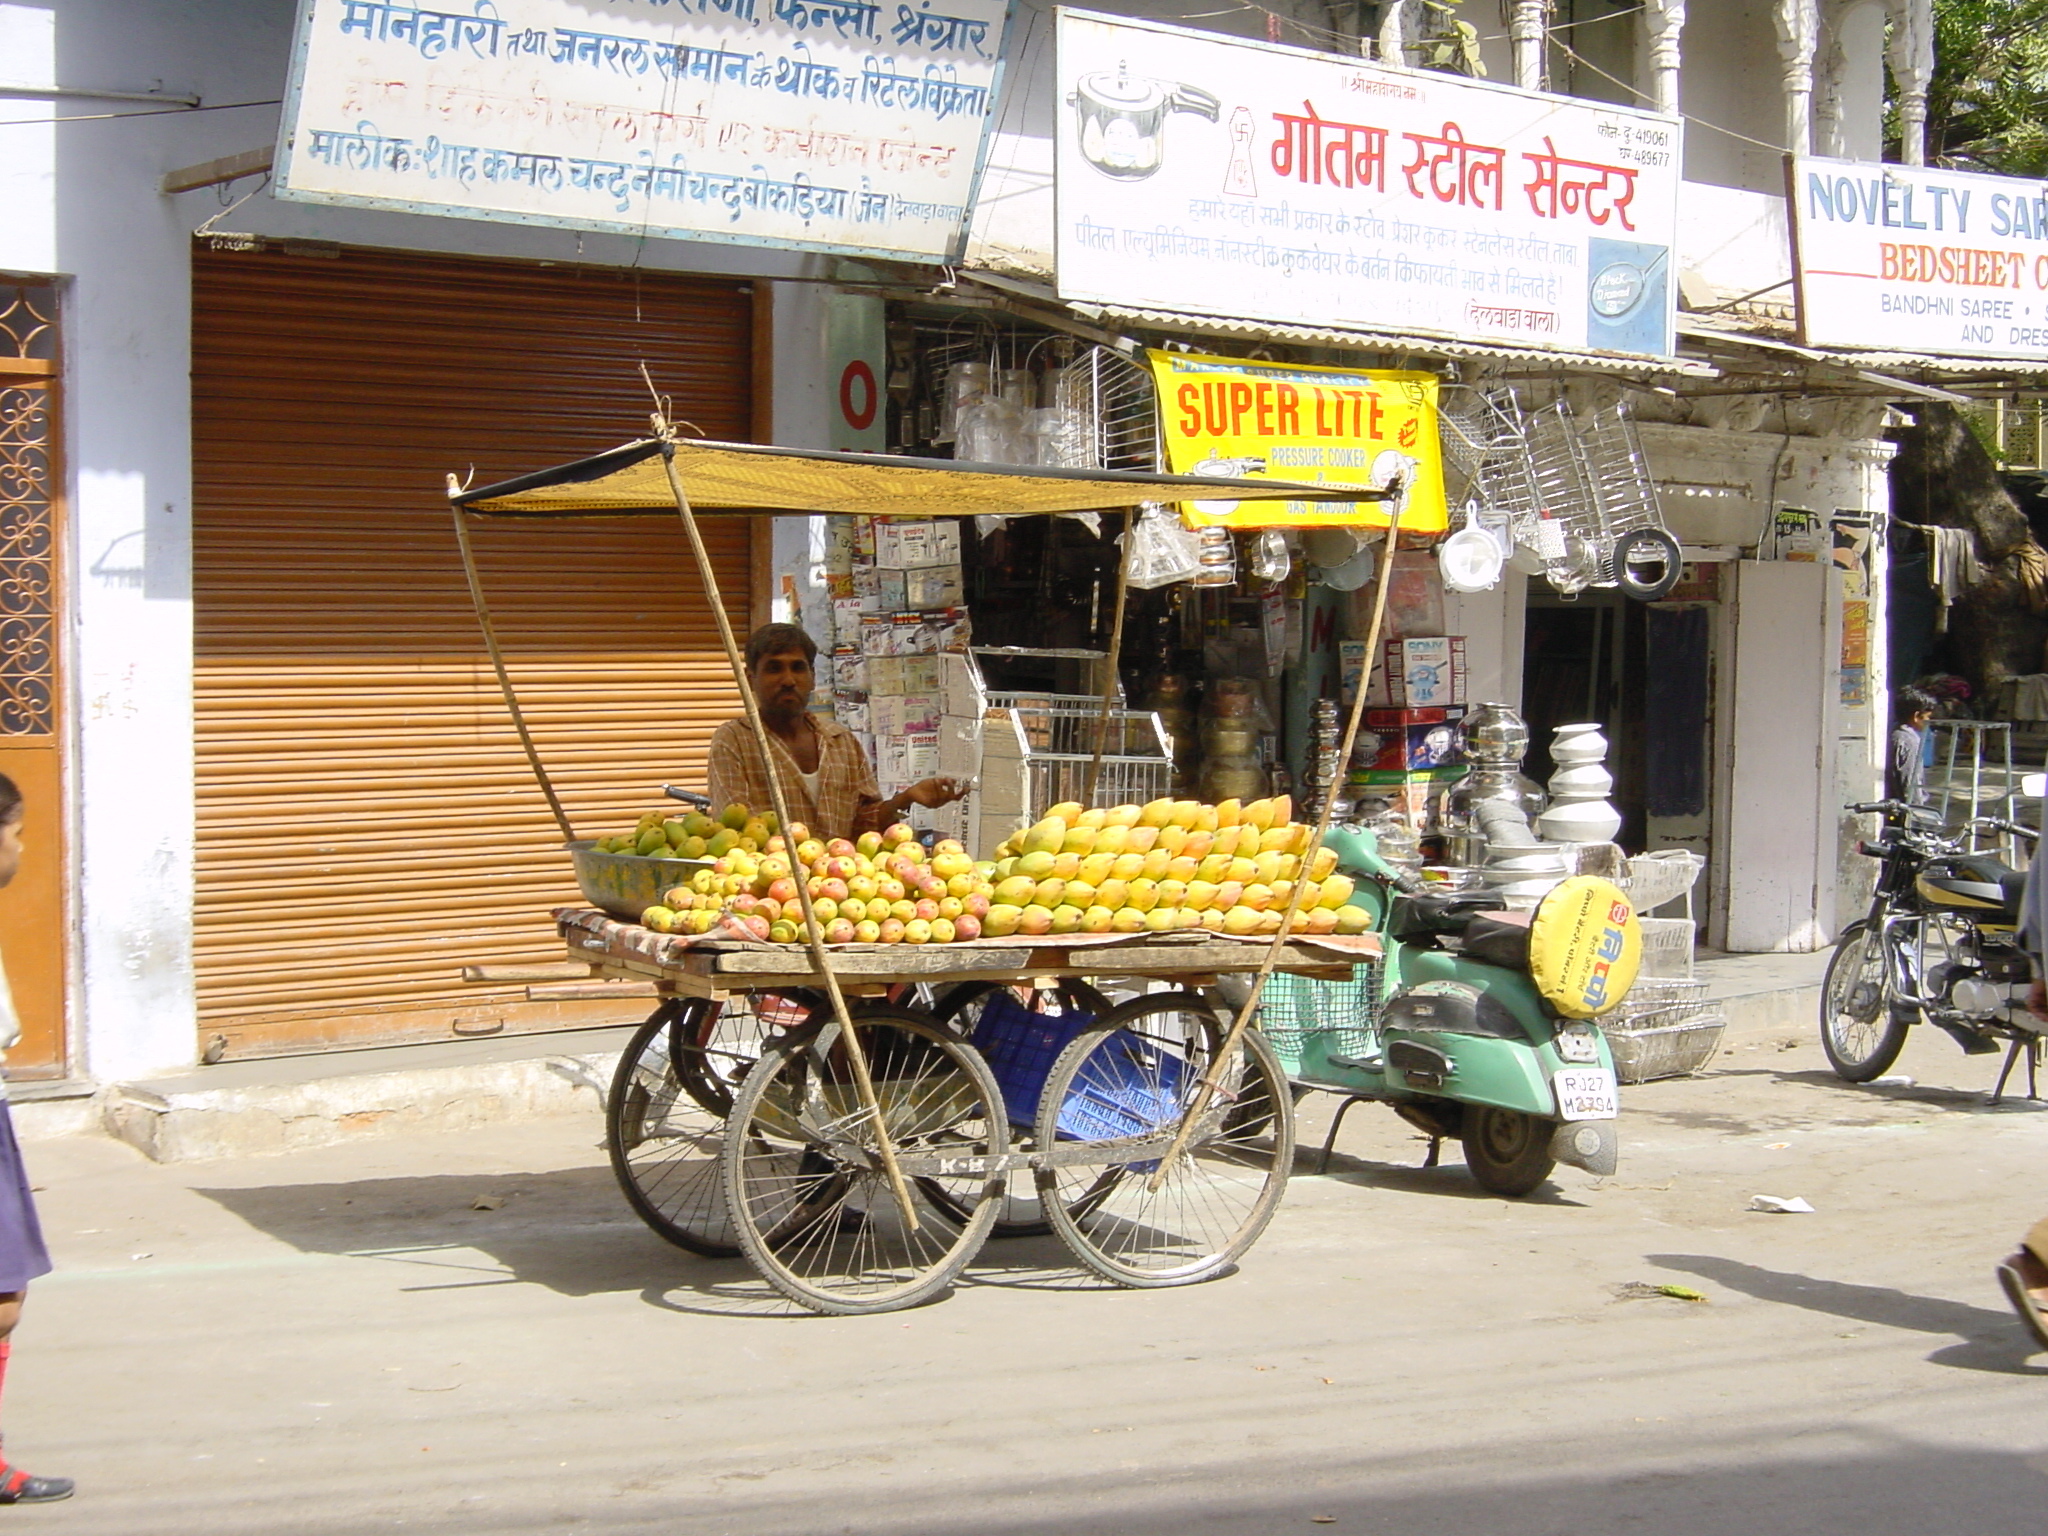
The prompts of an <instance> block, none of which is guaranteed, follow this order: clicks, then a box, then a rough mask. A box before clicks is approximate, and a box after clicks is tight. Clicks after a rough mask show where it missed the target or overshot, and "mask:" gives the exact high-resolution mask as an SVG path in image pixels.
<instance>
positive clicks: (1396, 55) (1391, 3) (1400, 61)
mask: <svg viewBox="0 0 2048 1536" xmlns="http://www.w3.org/2000/svg"><path fill="white" fill-rule="evenodd" d="M1414 9H1415V5H1414V0H1387V8H1386V10H1385V11H1383V12H1382V13H1381V15H1380V62H1381V63H1382V64H1391V65H1393V66H1394V67H1395V68H1396V69H1406V68H1407V67H1408V33H1409V26H1408V21H1409V15H1408V13H1409V12H1410V11H1412V10H1414Z"/></svg>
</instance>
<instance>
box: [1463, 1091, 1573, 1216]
mask: <svg viewBox="0 0 2048 1536" xmlns="http://www.w3.org/2000/svg"><path fill="white" fill-rule="evenodd" d="M1554 1129H1555V1126H1554V1125H1553V1124H1552V1122H1550V1121H1548V1120H1542V1119H1538V1118H1537V1117H1536V1116H1535V1115H1527V1114H1524V1113H1522V1111H1520V1110H1519V1109H1500V1108H1497V1107H1495V1106H1494V1105H1491V1104H1468V1105H1466V1106H1465V1134H1464V1137H1463V1141H1464V1144H1465V1166H1466V1167H1467V1168H1469V1169H1470V1170H1471V1171H1472V1177H1473V1178H1474V1179H1476V1180H1478V1182H1479V1187H1480V1188H1481V1189H1484V1190H1487V1191H1489V1192H1490V1193H1492V1194H1496V1195H1507V1196H1510V1197H1513V1196H1518V1195H1526V1194H1528V1193H1529V1191H1530V1190H1532V1189H1534V1188H1535V1187H1536V1186H1537V1185H1538V1184H1541V1183H1542V1182H1543V1181H1544V1180H1545V1179H1547V1178H1549V1177H1550V1171H1551V1169H1553V1168H1555V1167H1556V1166H1557V1159H1556V1158H1554V1157H1552V1156H1551V1155H1550V1136H1551V1132H1552V1131H1553V1130H1554Z"/></svg>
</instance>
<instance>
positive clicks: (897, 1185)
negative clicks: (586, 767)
mask: <svg viewBox="0 0 2048 1536" xmlns="http://www.w3.org/2000/svg"><path fill="white" fill-rule="evenodd" d="M654 432H655V436H657V437H659V438H660V439H661V463H662V468H663V469H664V470H666V471H667V473H668V488H669V492H670V494H671V495H673V496H674V497H675V500H676V512H677V513H678V514H679V515H680V516H681V518H682V520H683V531H684V532H685V533H686V534H688V535H689V539H690V551H691V553H692V554H694V555H695V556H696V558H697V574H698V576H699V578H700V579H701V580H702V581H703V583H704V597H705V600H706V601H707V602H709V603H710V605H711V616H712V618H713V619H715V620H716V621H717V623H718V638H719V639H720V640H721V641H723V642H724V644H725V658H726V660H727V661H728V662H730V663H731V665H732V675H733V681H734V682H736V683H737V684H738V685H739V690H740V702H741V704H742V705H744V706H745V708H746V715H747V724H748V726H749V727H750V728H751V729H752V730H753V733H754V741H755V743H756V744H757V745H758V746H759V747H760V749H761V765H762V767H764V768H765V769H767V771H768V797H769V798H770V799H771V800H773V801H774V802H775V819H776V820H777V822H779V823H780V824H781V827H782V831H783V836H784V839H785V841H787V839H788V834H789V828H790V819H789V797H788V796H787V795H786V794H784V793H783V789H782V776H781V775H780V774H779V773H777V772H776V771H775V749H774V746H773V744H772V743H771V742H770V740H769V738H768V726H767V724H766V722H764V721H763V720H762V718H761V704H760V701H759V700H758V699H756V698H755V697H754V685H753V681H752V679H750V678H749V677H748V676H747V668H746V661H745V659H744V658H743V657H742V656H741V654H740V647H739V641H738V640H737V639H735V638H734V636H733V632H732V621H731V620H730V619H729V618H727V617H726V613H725V600H724V598H723V597H722V596H720V594H719V590H718V573H717V572H716V571H714V570H713V569H712V566H711V555H710V552H709V551H708V550H706V549H705V547H704V536H703V534H702V533H700V532H699V531H698V528H697V514H696V513H695V512H694V511H693V510H692V509H691V507H690V498H689V494H688V493H687V492H686V491H685V490H684V489H683V477H682V474H681V472H680V471H678V470H677V468H676V455H675V438H674V434H673V430H672V428H671V427H670V425H669V423H668V420H667V418H666V417H665V416H664V415H661V414H657V415H656V416H655V417H654ZM790 852H791V854H792V855H794V853H795V848H794V846H793V845H792V847H791V848H790ZM790 866H791V870H792V872H794V870H795V868H796V859H795V858H794V857H793V856H792V857H791V859H790ZM792 883H793V884H794V885H795V886H796V896H797V902H798V904H799V905H801V906H802V908H803V913H804V937H805V942H806V943H807V944H808V945H809V947H810V951H811V963H812V964H813V965H814V966H816V967H817V971H818V975H819V977H820V978H821V979H822V980H823V981H824V983H825V992H826V994H827V995H828V996H829V997H830V998H831V999H832V1016H833V1017H834V1018H836V1019H837V1020H838V1021H839V1038H840V1039H841V1040H842V1041H843V1042H845V1046H846V1059H847V1062H848V1064H849V1065H851V1066H852V1068H853V1081H854V1086H855V1087H856V1088H858V1089H859V1090H860V1103H861V1108H862V1109H864V1110H866V1111H867V1112H868V1113H869V1114H870V1115H872V1116H873V1117H874V1122H875V1147H876V1151H877V1152H878V1153H879V1154H880V1156H881V1162H882V1171H883V1173H884V1174H886V1175H887V1177H888V1180H889V1191H890V1193H891V1194H893V1195H894V1196H895V1197H896V1204H897V1206H898V1207H899V1208H900V1209H901V1210H902V1212H903V1221H904V1225H905V1226H907V1227H909V1229H910V1230H911V1231H912V1232H916V1231H918V1230H919V1223H918V1219H917V1207H916V1206H915V1205H914V1204H912V1202H911V1199H910V1186H909V1185H908V1184H907V1183H905V1182H904V1178H903V1169H902V1167H901V1166H900V1165H899V1164H898V1162H897V1160H896V1143H895V1142H894V1141H893V1140H892V1139H891V1138H890V1135H889V1125H888V1121H887V1120H886V1119H885V1118H884V1116H883V1114H882V1104H881V1100H880V1098H879V1097H878V1096H877V1095H876V1093H875V1082H874V1078H873V1077H872V1076H871V1075H870V1074H869V1072H868V1055H867V1050H866V1048H865V1047H864V1046H862V1044H861V1041H860V1035H859V1034H858V1032H856V1031H855V1029H854V1027H853V1018H852V1015H851V1013H850V1012H849V1011H848V1009H847V1006H846V994H845V993H844V992H843V991H841V990H840V987H839V976H838V973H837V972H835V971H834V970H833V969H832V957H831V952H830V951H829V950H828V949H827V948H826V947H825V929H824V926H823V925H822V924H821V923H820V922H819V921H818V913H817V909H816V908H815V907H813V906H812V905H811V890H810V883H809V882H808V881H806V880H803V879H801V878H798V879H796V880H794V881H793V882H792Z"/></svg>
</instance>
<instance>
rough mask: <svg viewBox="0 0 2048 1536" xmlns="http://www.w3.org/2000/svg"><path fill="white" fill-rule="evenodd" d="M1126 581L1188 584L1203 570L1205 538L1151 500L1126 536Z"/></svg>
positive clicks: (1147, 585)
mask: <svg viewBox="0 0 2048 1536" xmlns="http://www.w3.org/2000/svg"><path fill="white" fill-rule="evenodd" d="M1123 541H1124V579H1125V580H1126V581H1128V582H1129V583H1130V584H1131V585H1132V586H1134V587H1145V588H1151V587H1165V586H1171V585H1172V584H1173V583H1174V582H1176V581H1188V580H1190V579H1192V578H1193V577H1195V576H1196V575H1198V574H1200V572H1201V569H1202V545H1201V537H1200V535H1198V534H1196V533H1195V532H1194V531H1193V530H1191V529H1189V528H1186V527H1184V526H1183V525H1182V523H1181V520H1180V514H1179V513H1177V512H1175V511H1174V510H1173V509H1172V508H1171V507H1167V506H1163V505H1161V504H1160V503H1159V502H1156V501H1148V502H1146V503H1144V504H1143V505H1142V506H1140V507H1139V509H1138V516H1137V519H1136V520H1135V521H1134V522H1133V523H1132V524H1131V531H1130V532H1129V533H1128V534H1125V535H1124V536H1123Z"/></svg>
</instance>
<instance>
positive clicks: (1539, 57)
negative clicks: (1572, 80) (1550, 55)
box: [1508, 0, 1550, 91]
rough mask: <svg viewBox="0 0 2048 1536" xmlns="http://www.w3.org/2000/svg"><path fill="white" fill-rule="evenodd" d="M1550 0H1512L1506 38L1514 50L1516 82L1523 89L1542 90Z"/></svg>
mask: <svg viewBox="0 0 2048 1536" xmlns="http://www.w3.org/2000/svg"><path fill="white" fill-rule="evenodd" d="M1549 11H1550V0H1515V9H1514V14H1513V15H1512V16H1511V17H1510V18H1509V21H1508V38H1509V41H1510V42H1511V43H1512V44H1513V45H1514V50H1515V84H1517V85H1519V86H1521V87H1522V89H1523V90H1526V91H1540V90H1542V89H1543V42H1544V37H1545V34H1546V32H1547V30H1548V28H1547V23H1548V20H1549Z"/></svg>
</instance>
